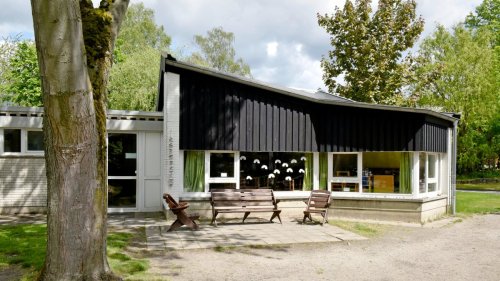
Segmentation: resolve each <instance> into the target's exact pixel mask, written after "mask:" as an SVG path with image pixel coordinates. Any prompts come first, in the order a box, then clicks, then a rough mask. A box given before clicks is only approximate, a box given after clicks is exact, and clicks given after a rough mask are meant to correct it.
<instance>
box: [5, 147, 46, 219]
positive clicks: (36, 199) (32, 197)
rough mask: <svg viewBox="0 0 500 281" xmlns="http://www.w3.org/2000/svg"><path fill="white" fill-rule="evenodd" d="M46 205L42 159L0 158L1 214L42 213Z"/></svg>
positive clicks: (33, 157)
mask: <svg viewBox="0 0 500 281" xmlns="http://www.w3.org/2000/svg"><path fill="white" fill-rule="evenodd" d="M46 202H47V180H46V177H45V159H44V158H43V156H16V157H0V213H4V214H5V213H9V214H12V213H29V212H43V211H44V210H45V207H46V204H47V203H46Z"/></svg>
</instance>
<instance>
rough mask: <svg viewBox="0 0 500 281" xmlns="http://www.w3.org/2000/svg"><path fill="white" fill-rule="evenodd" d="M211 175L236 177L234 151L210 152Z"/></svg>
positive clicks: (212, 176) (213, 176)
mask: <svg viewBox="0 0 500 281" xmlns="http://www.w3.org/2000/svg"><path fill="white" fill-rule="evenodd" d="M210 177H211V178H233V177H234V153H210Z"/></svg>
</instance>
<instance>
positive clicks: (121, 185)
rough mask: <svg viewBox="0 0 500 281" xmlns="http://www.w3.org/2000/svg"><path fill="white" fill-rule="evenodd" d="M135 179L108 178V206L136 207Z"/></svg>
mask: <svg viewBox="0 0 500 281" xmlns="http://www.w3.org/2000/svg"><path fill="white" fill-rule="evenodd" d="M136 186H137V185H136V180H135V179H108V206H109V207H110V208H135V206H136V194H137V193H136Z"/></svg>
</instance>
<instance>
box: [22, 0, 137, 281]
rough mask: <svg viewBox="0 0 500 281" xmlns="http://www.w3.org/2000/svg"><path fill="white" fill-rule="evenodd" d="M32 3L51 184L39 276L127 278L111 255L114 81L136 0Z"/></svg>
mask: <svg viewBox="0 0 500 281" xmlns="http://www.w3.org/2000/svg"><path fill="white" fill-rule="evenodd" d="M31 4H32V13H33V22H34V29H35V40H36V45H37V52H38V60H39V65H40V73H41V75H42V89H43V99H44V125H43V126H44V138H45V159H46V170H47V183H48V191H47V192H48V203H47V227H48V234H47V253H46V260H45V265H44V268H43V270H42V273H41V274H40V278H39V279H40V280H120V278H118V277H116V276H115V275H113V273H112V272H111V270H110V269H109V265H108V262H107V257H106V232H107V228H106V217H107V169H106V167H107V163H106V162H107V158H106V85H107V81H108V72H109V68H110V67H111V54H112V51H113V44H114V40H115V38H116V35H117V33H118V28H119V25H120V24H121V21H122V18H123V15H124V13H125V11H126V8H127V6H128V0H125V1H120V0H118V1H111V0H108V1H102V2H101V8H100V9H94V8H93V7H92V4H91V2H90V1H87V0H80V1H78V0H70V1H68V0H51V1H46V0H32V1H31ZM115 4H116V5H115ZM113 5H115V8H116V7H117V9H112V8H113ZM113 17H115V19H114V20H113ZM82 19H83V21H82ZM96 19H101V21H99V22H98V25H97V27H95V28H92V27H93V26H96V23H95V22H94V21H95V20H96ZM89 26H90V27H91V28H90V30H89V28H88V27H89ZM93 32H97V33H93ZM84 35H86V36H84ZM89 35H90V36H92V37H91V38H89ZM84 38H85V40H84ZM96 38H97V39H98V40H97V42H96V41H95V39H96ZM86 44H87V46H85V45H86Z"/></svg>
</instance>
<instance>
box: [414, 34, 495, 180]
mask: <svg viewBox="0 0 500 281" xmlns="http://www.w3.org/2000/svg"><path fill="white" fill-rule="evenodd" d="M492 37H493V34H492V33H491V31H490V30H488V29H479V30H477V31H470V30H468V29H466V28H464V27H463V26H462V25H458V26H455V27H454V28H453V29H452V30H451V32H450V31H448V30H446V29H445V28H444V27H443V26H438V27H437V29H436V31H435V32H434V33H433V34H432V35H431V36H429V37H428V38H426V39H425V40H424V41H423V42H422V44H421V45H420V50H419V52H418V55H417V56H415V57H414V58H412V61H413V64H412V67H413V70H414V75H415V76H414V77H415V78H414V80H413V83H412V84H411V86H410V90H411V92H412V99H413V100H414V101H416V103H417V106H432V107H437V108H439V109H440V110H441V111H450V112H460V113H462V118H461V120H460V123H459V137H458V170H459V172H461V173H468V172H471V171H475V170H478V169H482V167H483V166H484V165H488V164H490V163H491V162H492V160H493V159H495V158H496V157H497V156H498V155H499V153H500V143H499V142H498V140H499V139H500V136H499V135H497V132H498V128H497V127H495V124H494V123H495V122H498V112H500V94H499V92H498V89H500V84H499V81H500V79H499V78H498V72H495V68H496V63H495V59H494V50H493V48H492V47H491V38H492ZM495 120H496V121H495Z"/></svg>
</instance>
